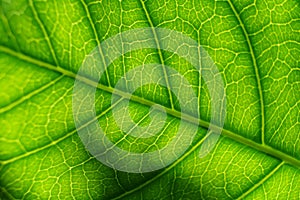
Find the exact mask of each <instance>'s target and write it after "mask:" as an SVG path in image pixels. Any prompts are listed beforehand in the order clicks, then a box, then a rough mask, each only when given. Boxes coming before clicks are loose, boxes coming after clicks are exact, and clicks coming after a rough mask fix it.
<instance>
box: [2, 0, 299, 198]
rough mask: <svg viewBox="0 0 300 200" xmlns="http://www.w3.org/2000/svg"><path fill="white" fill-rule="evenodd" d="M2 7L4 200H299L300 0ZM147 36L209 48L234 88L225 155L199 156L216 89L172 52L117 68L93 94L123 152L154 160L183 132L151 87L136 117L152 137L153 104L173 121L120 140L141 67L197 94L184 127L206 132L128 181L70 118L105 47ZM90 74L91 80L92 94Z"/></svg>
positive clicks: (7, 0)
mask: <svg viewBox="0 0 300 200" xmlns="http://www.w3.org/2000/svg"><path fill="white" fill-rule="evenodd" d="M0 5H1V7H0V12H1V14H0V15H1V20H0V35H1V37H0V88H1V91H0V197H1V198H3V199H111V198H122V199H123V198H124V199H141V198H143V199H238V198H240V199H243V198H245V199H299V198H300V170H299V169H300V153H299V152H300V134H299V133H300V115H299V113H300V92H299V91H300V67H299V66H300V64H299V58H300V3H299V1H296V0H287V1H263V0H260V1H254V0H250V1H242V0H227V1H210V0H201V1H196V0H193V1H179V0H171V1H150V0H148V1H129V0H125V1H115V0H103V1H101V2H98V1H90V0H86V1H84V0H62V1H59V2H58V1H53V0H50V1H44V0H36V1H33V0H18V1H13V0H0ZM145 27H160V28H165V29H170V30H176V31H178V32H181V33H183V34H184V35H186V36H188V37H190V38H192V39H193V40H195V41H197V42H198V44H199V45H201V46H202V47H203V48H204V49H205V50H206V51H207V53H208V54H209V56H210V57H211V59H212V60H213V61H214V63H215V65H216V66H217V68H218V70H219V72H220V73H219V74H220V75H221V76H222V78H223V80H224V85H225V92H226V101H227V114H226V118H225V124H224V127H223V128H222V134H221V136H220V139H219V140H218V142H217V144H216V146H215V147H214V148H213V150H212V151H210V152H209V153H208V155H206V156H205V157H203V158H200V157H199V151H200V149H201V145H202V144H203V142H204V141H205V139H206V137H207V136H208V135H207V132H208V128H209V122H210V119H211V116H212V113H211V106H212V102H211V100H210V93H209V89H208V86H207V83H206V82H205V81H204V80H203V78H201V77H200V78H199V74H198V72H197V70H195V68H194V67H193V66H192V65H191V64H190V63H189V62H187V61H186V60H185V59H184V58H181V57H180V56H178V55H177V54H175V53H172V52H168V51H163V50H157V49H153V48H150V49H141V50H136V51H132V52H129V53H126V54H124V55H123V56H121V57H120V58H118V59H117V60H115V61H114V62H113V63H112V64H111V65H110V66H109V67H108V70H107V72H106V76H104V77H103V78H102V79H101V81H100V84H99V85H97V87H98V89H97V92H96V95H95V97H96V98H95V105H96V106H95V108H96V114H97V119H98V121H99V124H100V125H101V127H104V130H105V133H106V134H107V136H108V137H109V138H110V140H111V141H114V142H117V143H118V144H117V145H118V147H120V148H123V149H126V150H128V151H130V152H139V153H143V152H146V151H147V152H148V151H150V152H151V151H156V150H157V149H160V148H162V147H164V146H165V145H166V144H167V143H168V142H169V141H170V140H171V139H172V138H173V137H174V134H175V133H176V131H177V129H178V127H179V124H180V117H181V113H180V105H179V104H178V101H177V99H176V97H175V95H174V94H172V93H171V92H169V90H168V89H167V88H166V87H163V86H159V85H156V84H151V85H146V86H144V87H142V88H140V89H139V90H137V91H135V93H134V95H133V96H132V97H131V99H130V104H129V112H130V116H131V118H132V120H133V121H134V122H135V123H137V124H139V125H140V126H141V127H143V126H147V125H149V124H151V123H152V121H151V118H150V117H149V116H148V115H149V112H150V111H149V108H150V106H151V105H154V104H160V105H161V106H163V108H165V112H166V113H167V117H166V122H165V124H164V129H163V130H162V131H161V132H160V133H158V134H157V135H156V136H154V137H150V138H146V139H145V138H138V139H136V138H135V137H132V136H126V135H125V133H124V132H123V131H122V130H120V128H119V127H118V125H117V120H115V119H114V116H113V114H112V111H111V110H112V107H113V106H114V105H112V104H111V98H112V94H111V92H112V91H113V88H114V87H115V85H116V83H117V82H118V80H120V78H121V77H123V75H124V74H125V73H127V72H129V71H130V70H131V69H135V68H136V67H137V66H141V65H146V64H150V63H161V64H164V65H167V66H170V67H172V69H174V70H176V71H178V72H179V73H180V74H182V75H183V76H184V77H185V79H186V80H188V81H189V83H190V84H191V85H192V88H193V90H194V91H195V94H196V96H197V97H198V103H199V104H198V111H199V113H200V114H199V115H200V116H199V118H195V117H194V116H192V115H187V116H186V118H185V120H186V123H189V125H190V126H195V123H196V124H197V123H198V124H199V127H198V132H197V134H196V137H195V138H194V140H193V142H192V144H191V146H190V147H189V149H188V150H187V151H186V152H185V153H184V154H183V155H182V156H181V157H180V158H178V159H177V160H176V161H175V162H173V163H172V164H171V165H169V166H167V167H165V168H163V169H160V170H158V171H154V172H150V173H126V172H122V171H118V170H115V169H112V168H110V167H107V166H106V165H104V164H102V163H101V162H99V161H98V160H97V159H96V158H95V157H94V156H93V155H91V154H90V152H89V151H88V150H87V149H86V148H85V146H84V145H83V142H82V141H81V139H80V137H79V136H78V134H77V130H76V127H75V123H74V119H73V112H72V97H73V87H74V81H75V78H76V74H77V72H78V70H79V68H80V66H81V65H82V63H83V61H84V59H85V58H86V56H87V55H88V54H90V52H92V51H93V49H94V48H97V46H98V45H99V44H100V43H101V42H103V41H105V40H106V39H108V38H110V37H112V36H114V35H116V34H118V33H121V32H125V31H128V30H133V29H136V28H145ZM104 56H105V55H104ZM93 75H94V74H92V73H89V74H87V76H86V77H82V79H81V80H82V81H83V82H84V83H85V84H87V85H95V81H94V80H93ZM88 87H89V86H88ZM121 96H122V95H121ZM123 98H126V96H124V97H123ZM84 120H86V124H85V125H84V126H83V127H81V128H82V129H86V130H87V131H90V130H92V127H91V126H90V124H89V122H90V121H91V120H93V119H84ZM134 129H135V127H133V129H132V130H133V131H134ZM209 134H213V133H210V132H209Z"/></svg>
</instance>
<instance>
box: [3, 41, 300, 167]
mask: <svg viewBox="0 0 300 200" xmlns="http://www.w3.org/2000/svg"><path fill="white" fill-rule="evenodd" d="M0 51H1V52H3V53H6V54H9V55H11V56H14V57H16V58H19V59H21V60H24V61H26V62H29V63H32V64H35V65H37V66H40V67H43V68H46V69H48V70H51V71H55V72H59V73H61V74H63V75H66V76H69V77H71V78H74V79H77V80H80V81H82V82H84V83H86V84H88V85H91V86H93V87H97V88H98V89H101V90H104V91H106V92H109V93H114V94H116V95H118V96H120V97H123V98H126V99H130V100H132V101H134V102H137V103H141V104H143V105H147V106H153V105H155V104H156V103H154V102H152V101H150V100H147V99H144V98H141V97H139V96H136V95H132V94H129V93H126V92H123V91H121V90H117V89H115V88H111V87H108V86H105V85H102V84H98V83H97V82H95V81H93V80H90V79H88V78H86V77H84V76H79V75H77V74H75V73H74V72H71V71H68V70H66V69H63V68H62V67H59V66H53V65H51V64H49V63H46V62H44V61H40V60H37V59H35V58H33V57H30V56H27V55H25V54H23V53H20V52H16V51H14V50H12V49H9V48H7V47H5V46H1V45H0ZM161 109H164V110H165V112H166V113H167V114H169V115H172V116H174V117H176V118H181V119H182V120H184V121H187V122H190V123H193V124H197V125H199V126H201V127H203V128H206V129H208V128H209V127H212V129H213V130H216V129H218V130H219V129H221V130H222V131H221V132H222V135H223V136H226V137H228V138H231V139H232V140H234V141H236V142H239V143H241V144H244V145H246V146H249V147H251V148H253V149H256V150H258V151H260V152H264V153H266V154H269V155H271V156H274V157H276V158H278V159H280V160H282V161H284V162H286V163H289V164H291V165H293V166H295V167H298V168H300V160H298V159H296V158H294V157H292V156H290V155H288V154H286V153H284V152H281V151H279V150H277V149H274V148H273V147H271V146H268V145H263V144H259V143H256V142H254V141H252V140H250V139H247V138H245V137H243V136H240V135H238V134H236V133H233V132H232V131H229V130H226V129H224V128H221V127H218V126H214V125H213V126H210V123H209V122H207V121H204V120H201V119H197V118H195V117H193V116H191V115H188V114H185V113H181V112H179V111H177V110H173V109H170V108H168V107H164V106H162V108H161Z"/></svg>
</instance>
